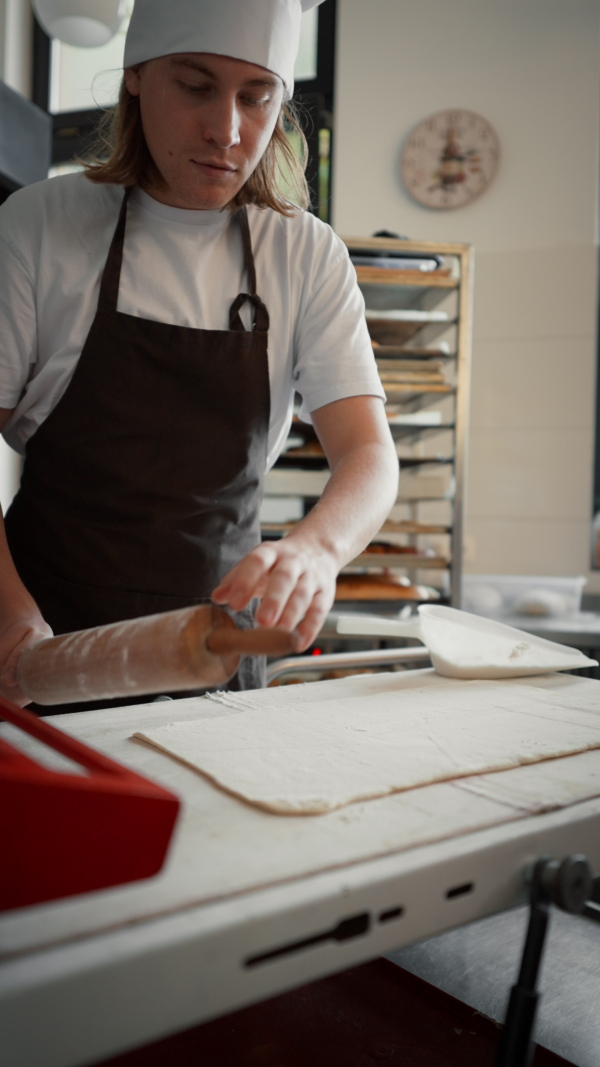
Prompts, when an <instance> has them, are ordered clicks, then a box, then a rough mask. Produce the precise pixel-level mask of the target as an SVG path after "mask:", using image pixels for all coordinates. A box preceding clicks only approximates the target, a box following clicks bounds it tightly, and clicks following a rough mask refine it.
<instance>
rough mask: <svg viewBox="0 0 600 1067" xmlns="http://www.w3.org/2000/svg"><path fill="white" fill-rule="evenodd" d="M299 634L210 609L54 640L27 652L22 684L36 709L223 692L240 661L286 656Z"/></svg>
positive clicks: (22, 664) (118, 624) (20, 674)
mask: <svg viewBox="0 0 600 1067" xmlns="http://www.w3.org/2000/svg"><path fill="white" fill-rule="evenodd" d="M299 640H300V639H299V636H298V634H297V633H295V632H292V633H289V632H288V631H287V630H277V629H272V630H269V629H257V630H239V629H238V628H237V627H236V625H235V623H234V622H233V619H231V618H230V616H229V615H228V614H227V613H226V612H225V611H223V610H222V609H221V608H218V607H215V606H214V605H211V604H203V605H201V606H199V607H194V608H183V609H181V610H180V611H168V612H165V613H163V614H161V615H148V616H146V617H145V618H142V619H127V620H125V621H124V622H116V623H111V624H110V625H109V626H98V627H96V628H95V629H91V630H78V631H77V632H76V633H70V634H63V635H62V636H60V637H49V638H46V639H44V640H42V641H39V642H37V643H36V644H35V645H31V646H30V647H29V648H26V649H25V650H24V652H22V653H21V656H20V658H19V661H18V664H17V681H18V683H19V685H20V687H21V689H22V690H23V692H24V693H25V694H26V696H28V697H30V699H31V700H34V701H35V702H36V703H37V704H73V703H75V702H78V701H86V700H112V699H114V698H117V697H127V696H136V695H143V694H146V693H168V692H170V691H171V692H172V691H177V690H186V689H200V688H203V687H204V686H206V687H210V686H215V685H222V684H223V683H224V682H226V681H227V680H228V679H229V678H231V676H232V675H233V674H235V672H236V670H237V667H238V663H239V660H240V656H241V655H255V656H261V655H273V656H286V655H289V654H290V653H291V652H296V651H297V649H298V644H299Z"/></svg>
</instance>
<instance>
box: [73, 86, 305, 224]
mask: <svg viewBox="0 0 600 1067" xmlns="http://www.w3.org/2000/svg"><path fill="white" fill-rule="evenodd" d="M286 124H288V125H289V126H290V127H291V128H292V129H293V130H294V131H295V134H296V136H297V138H298V139H299V142H300V145H301V158H300V159H299V158H298V156H297V154H296V152H295V151H294V149H293V147H292V144H291V143H290V140H289V138H288V136H287V134H286V132H285V126H286ZM306 161H307V146H306V139H305V137H304V134H303V132H302V129H301V127H300V125H299V122H298V116H297V114H296V110H295V108H294V106H293V105H290V104H289V103H287V104H283V105H282V108H281V111H280V113H279V118H278V120H277V125H276V126H275V129H274V131H273V135H272V137H271V140H270V141H269V144H268V146H267V149H266V151H265V153H264V155H263V156H262V158H261V160H260V162H259V164H258V166H257V167H256V169H255V170H254V171H253V173H252V174H251V175H250V177H249V178H248V181H247V182H246V183H245V185H243V186H242V188H241V189H240V191H239V193H238V194H237V196H236V197H235V199H234V200H233V201H232V203H231V204H230V207H232V208H238V207H242V205H243V204H256V205H257V206H258V207H268V208H272V210H273V211H278V212H279V213H280V214H281V215H286V216H287V217H291V216H292V215H295V214H297V213H298V211H300V210H304V209H305V208H307V207H308V204H309V202H310V195H309V191H308V186H307V184H306V177H305V174H304V171H305V168H306ZM80 162H81V163H82V164H83V167H84V170H85V173H86V177H88V178H89V179H90V181H92V182H99V183H103V182H108V183H111V184H114V185H123V186H130V185H140V186H141V187H142V188H144V187H146V186H150V187H151V186H154V187H155V188H159V189H160V188H161V187H162V188H164V186H165V181H164V178H163V176H162V174H161V173H160V171H159V169H158V167H157V166H156V163H155V162H154V160H153V158H152V156H151V155H150V152H149V150H148V146H147V144H146V138H145V137H144V131H143V128H142V117H141V111H140V102H139V97H138V96H133V95H132V93H130V92H129V90H128V88H127V86H126V84H125V79H123V81H122V82H121V88H120V90H119V101H118V103H117V105H116V107H114V108H111V109H110V110H109V111H107V112H106V113H105V115H104V116H103V119H102V121H101V123H100V125H99V127H98V131H97V139H96V143H95V144H94V145H93V146H92V149H91V153H90V157H89V158H87V159H81V160H80ZM282 183H284V185H285V192H284V191H283V190H282Z"/></svg>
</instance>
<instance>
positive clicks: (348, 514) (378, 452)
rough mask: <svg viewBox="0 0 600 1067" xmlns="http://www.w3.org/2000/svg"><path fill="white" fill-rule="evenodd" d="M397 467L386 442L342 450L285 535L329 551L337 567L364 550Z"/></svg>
mask: <svg viewBox="0 0 600 1067" xmlns="http://www.w3.org/2000/svg"><path fill="white" fill-rule="evenodd" d="M398 469H399V468H398V459H397V456H396V454H395V450H394V449H393V446H392V447H390V444H389V443H387V442H374V443H373V442H372V443H369V444H364V445H361V446H358V447H357V448H354V449H352V450H351V451H349V452H347V453H346V454H345V455H344V456H342V458H341V459H340V460H339V461H338V463H337V465H336V466H335V467H334V469H333V471H332V473H331V477H330V479H329V481H328V483H327V485H326V487H325V489H324V491H323V494H322V496H321V498H320V499H319V500H318V502H317V503H316V504H315V506H314V508H312V510H311V511H310V512H309V514H308V515H307V516H306V518H305V519H302V521H301V522H299V523H298V524H297V526H295V527H294V529H293V530H292V532H291V533H290V534H288V539H290V540H296V539H298V540H299V541H302V542H303V543H305V544H306V546H307V547H311V546H314V548H315V549H316V550H317V551H318V550H321V551H326V552H328V553H329V554H330V555H331V556H332V557H333V559H334V560H335V562H336V566H337V568H338V570H339V569H341V568H342V567H344V566H345V565H346V564H347V563H349V562H350V560H352V559H354V558H355V557H356V556H357V555H359V553H360V552H362V551H363V549H364V548H365V546H366V545H368V543H369V541H371V540H372V538H373V537H374V535H375V534H376V533H377V531H378V530H379V529H380V528H381V526H382V524H383V522H384V521H385V519H386V517H387V515H388V514H389V512H390V510H391V508H392V507H393V505H394V502H395V500H396V494H397V492H398Z"/></svg>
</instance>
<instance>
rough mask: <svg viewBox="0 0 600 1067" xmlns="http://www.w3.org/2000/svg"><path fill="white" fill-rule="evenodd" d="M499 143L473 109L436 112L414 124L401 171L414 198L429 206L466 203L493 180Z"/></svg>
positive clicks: (478, 194)
mask: <svg viewBox="0 0 600 1067" xmlns="http://www.w3.org/2000/svg"><path fill="white" fill-rule="evenodd" d="M499 159H500V142H499V140H498V135H497V133H496V131H495V130H494V128H493V126H491V125H490V123H489V122H488V121H487V119H484V118H483V117H482V116H481V115H477V114H476V113H475V112H474V111H466V110H464V109H461V108H454V109H451V110H448V111H437V112H436V113H435V114H434V115H430V116H429V118H426V119H423V121H422V122H420V123H419V125H418V126H415V128H414V130H413V131H412V133H411V134H410V135H409V138H408V140H407V142H406V144H405V146H404V149H403V151H402V158H401V161H400V172H401V174H402V179H403V181H404V184H405V185H406V188H407V190H408V192H409V193H410V195H411V196H413V197H414V198H415V200H418V201H419V203H420V204H425V205H426V206H427V207H433V208H441V209H448V208H454V207H463V206H464V205H465V204H470V203H471V201H472V200H475V198H476V197H478V196H481V194H482V193H483V192H485V190H486V189H487V188H488V186H489V185H490V183H491V182H492V181H493V179H494V176H495V174H496V171H497V168H498V162H499Z"/></svg>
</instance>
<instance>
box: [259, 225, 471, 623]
mask: <svg viewBox="0 0 600 1067" xmlns="http://www.w3.org/2000/svg"><path fill="white" fill-rule="evenodd" d="M343 240H344V242H345V244H346V245H347V246H348V247H349V248H351V249H352V250H353V251H356V250H359V251H360V253H364V254H366V255H369V254H373V253H374V252H376V253H378V254H379V255H381V254H382V253H385V252H390V253H395V254H396V255H398V253H400V252H402V253H410V254H412V255H415V254H416V255H420V256H422V257H423V258H426V257H431V256H437V257H441V258H442V261H443V263H442V268H441V269H439V271H431V272H424V271H419V270H394V269H392V270H386V269H385V268H373V267H372V266H367V267H363V266H357V268H356V271H357V277H358V282H359V285H360V287H361V289H362V291H363V294H364V295H365V298H366V304H367V308H369V303H370V302H372V301H373V300H374V299H375V303H376V304H378V307H379V308H380V309H382V310H386V309H391V310H392V311H393V309H394V308H397V309H400V310H402V311H403V312H405V313H407V314H410V311H411V310H413V311H414V312H415V316H414V321H412V322H410V321H408V322H407V321H406V320H405V321H403V322H402V324H401V325H400V327H399V332H398V337H399V340H398V341H397V342H394V343H393V344H392V346H390V343H389V342H387V343H385V344H382V345H381V346H377V347H376V348H375V355H376V358H377V359H385V360H386V367H388V378H390V379H393V372H392V373H391V374H390V373H389V356H386V349H387V351H388V353H390V352H391V351H392V349H393V352H394V357H393V358H396V359H397V358H398V354H399V353H402V352H406V358H408V359H411V360H412V359H413V358H416V359H423V366H424V367H426V366H427V365H429V366H431V362H429V364H428V363H427V357H428V356H429V355H431V356H432V357H435V356H439V357H440V358H441V359H442V360H443V362H444V364H446V365H448V366H450V364H451V363H454V364H455V373H454V374H453V379H454V380H453V382H452V383H448V384H446V385H444V384H440V383H439V379H438V380H437V383H436V384H435V385H426V384H418V383H417V384H415V385H411V384H410V381H409V379H410V375H408V376H407V384H401V385H399V386H397V387H394V386H393V385H392V386H391V387H390V388H389V389H388V405H389V404H393V405H394V407H396V406H398V407H399V408H401V410H402V413H411V414H412V413H415V412H419V411H421V410H422V409H427V407H429V406H430V405H431V404H432V402H434V401H435V400H436V399H437V400H442V401H444V402H446V401H447V400H448V398H451V399H452V403H453V415H452V418H451V419H448V418H442V422H441V423H440V424H439V425H435V426H433V425H429V426H419V425H412V426H406V425H402V426H392V427H391V428H392V433H393V434H394V437H395V438H396V439H397V440H403V441H404V442H406V443H411V444H415V443H417V442H419V441H423V440H427V439H432V438H433V436H434V435H436V434H440V433H448V432H451V433H452V435H453V436H452V443H453V445H452V449H451V455H449V456H444V457H440V456H433V457H432V458H431V459H428V458H427V457H421V458H418V457H413V458H410V457H409V458H408V460H407V462H406V467H408V468H409V470H410V469H411V468H414V470H415V471H416V472H418V471H419V467H420V466H425V465H426V464H427V463H429V462H431V463H436V464H438V465H439V466H440V467H442V466H443V467H446V468H447V467H448V466H451V467H452V468H453V479H452V490H451V491H450V490H449V491H448V493H445V494H444V495H443V496H440V498H439V499H440V500H441V499H443V500H446V501H448V502H449V514H450V521H449V522H448V523H443V524H439V523H438V524H436V523H435V522H432V523H425V522H419V505H420V504H423V503H424V502H425V501H426V500H433V499H435V498H428V497H419V496H417V497H415V498H411V497H408V496H403V495H402V490H401V492H400V496H399V503H401V504H402V505H405V506H406V508H407V509H408V512H409V514H410V518H409V519H408V520H407V521H403V522H400V523H394V522H389V521H388V522H387V523H385V524H384V526H383V527H382V530H381V534H382V536H384V537H385V535H389V534H390V533H402V534H407V535H408V545H409V546H411V547H412V548H413V551H414V549H415V548H416V547H417V546H418V544H419V538H420V537H421V536H422V535H423V534H444V535H445V534H447V535H448V538H449V546H450V548H449V556H448V558H447V559H443V558H437V559H436V558H432V557H426V556H425V554H423V555H422V556H421V554H420V553H419V552H418V551H417V552H414V555H413V558H411V555H410V554H409V553H406V554H404V555H402V554H397V555H394V554H392V553H390V554H389V555H388V554H387V553H386V554H385V558H383V557H379V558H377V557H376V556H375V555H374V554H373V553H370V552H369V549H368V548H367V549H365V552H364V553H363V554H362V555H361V556H360V557H358V559H357V560H354V561H352V564H351V565H350V566H352V567H354V568H356V567H368V568H374V567H379V568H390V569H391V568H396V569H402V570H405V571H407V572H409V573H410V574H411V575H412V574H414V573H415V572H417V573H418V572H419V571H423V572H426V571H428V570H429V571H431V572H432V573H435V574H436V575H439V576H440V578H441V576H442V574H443V573H444V572H445V573H447V574H448V578H447V579H446V582H445V586H444V593H443V599H445V600H447V601H449V603H450V604H451V605H453V606H454V607H459V606H460V596H461V576H462V552H463V530H464V508H465V495H466V450H467V437H468V419H469V390H470V363H471V343H472V302H473V300H472V297H473V250H472V248H471V246H470V245H467V244H455V243H445V242H437V241H407V240H400V239H394V238H387V237H371V238H365V237H344V238H343ZM448 297H453V299H452V301H451V304H452V306H451V310H450V311H449V312H448V314H447V318H446V319H444V320H442V319H441V318H440V316H439V313H437V312H436V311H435V309H436V308H437V307H438V305H439V304H440V303H442V302H444V301H445V300H446V298H448ZM375 310H377V309H375ZM368 321H370V320H369V319H368ZM370 329H371V334H372V336H373V337H374V338H375V333H374V331H373V327H372V325H371V327H370ZM390 329H391V330H392V331H393V329H394V325H393V324H392V325H391V327H390ZM443 338H450V342H447V344H448V351H444V350H439V349H436V348H435V347H433V348H432V347H431V346H432V345H434V344H435V341H436V340H437V339H440V340H441V339H443ZM426 350H427V351H426ZM415 351H416V352H417V353H419V354H418V355H415ZM400 358H403V356H402V355H400ZM384 376H385V375H384ZM416 377H417V378H418V379H422V378H423V377H424V376H423V375H417V376H416ZM425 377H426V376H425ZM432 380H433V378H432ZM385 387H386V386H385V383H384V388H385ZM292 432H294V431H292ZM296 452H297V454H296V455H294V451H293V450H290V451H287V452H284V453H283V455H282V456H281V457H280V460H278V463H277V464H276V471H277V473H276V474H275V476H274V479H278V487H277V488H276V489H275V493H281V492H282V489H281V485H282V484H284V483H285V477H283V476H284V471H285V470H286V468H287V469H289V468H290V467H291V466H292V465H293V464H294V463H295V462H298V463H300V464H301V463H302V462H304V463H305V467H309V468H311V469H312V472H313V474H316V473H317V472H316V471H315V466H314V464H315V462H316V463H317V464H318V460H319V457H318V453H317V454H315V455H314V456H310V455H309V454H308V451H307V450H306V449H304V450H303V449H302V448H301V449H300V450H296ZM400 463H401V466H403V462H402V459H401V460H400ZM322 465H323V467H324V466H325V461H324V457H322ZM405 469H406V468H405ZM296 470H297V468H296ZM303 473H304V472H303ZM290 474H291V471H290ZM317 477H318V476H317ZM405 477H406V479H407V481H408V475H405ZM282 478H283V480H282ZM297 480H298V481H299V482H301V478H300V479H297ZM268 481H269V479H267V489H266V494H267V496H268V495H269V487H268ZM309 482H310V478H308V479H307V485H308V484H309ZM417 482H418V479H417V481H415V485H417ZM401 484H402V481H401ZM405 484H406V482H405ZM290 486H293V478H290ZM289 495H290V496H292V497H300V498H302V495H303V494H302V491H301V490H300V491H298V490H294V489H293V488H291V489H290V493H289ZM304 495H305V496H306V497H307V498H308V494H306V493H305V494H304ZM313 495H314V493H313ZM285 526H286V523H281V524H280V527H281V531H282V532H283V528H284V527H285ZM276 527H277V523H265V524H264V529H265V533H266V535H267V536H269V529H270V530H271V531H272V532H273V534H272V535H274V534H275V532H276ZM417 581H418V578H417ZM411 584H412V583H411ZM417 588H418V587H417ZM373 601H377V603H380V604H381V607H382V609H383V608H387V610H389V608H390V607H393V608H394V609H395V610H397V608H398V605H399V604H405V603H407V600H406V599H405V598H404V597H403V596H402V594H401V592H400V591H399V595H398V598H397V599H395V598H390V596H389V593H388V595H386V596H385V598H384V599H381V600H379V598H378V597H377V596H376V595H375V596H374V597H373V599H369V601H367V603H366V604H365V602H364V601H363V602H362V605H363V606H367V604H368V607H369V609H372V608H373ZM409 602H412V603H418V602H419V597H418V596H417V595H414V596H413V595H412V594H411V600H409ZM346 603H348V604H351V605H353V608H354V607H355V606H356V601H352V600H350V601H346V600H341V599H338V600H337V601H336V605H337V608H338V609H340V608H342V609H343V607H344V605H345V604H346ZM376 606H377V605H376Z"/></svg>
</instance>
